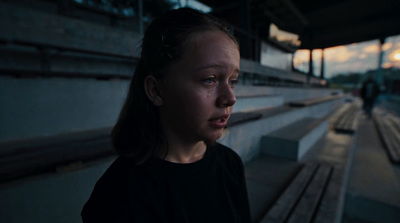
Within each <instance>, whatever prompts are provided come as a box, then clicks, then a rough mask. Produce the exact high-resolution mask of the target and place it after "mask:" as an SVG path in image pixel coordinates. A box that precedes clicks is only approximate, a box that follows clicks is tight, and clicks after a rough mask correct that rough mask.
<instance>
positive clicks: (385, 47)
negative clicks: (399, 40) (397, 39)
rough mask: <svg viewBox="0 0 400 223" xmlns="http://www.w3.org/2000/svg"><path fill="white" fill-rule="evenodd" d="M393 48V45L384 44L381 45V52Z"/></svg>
mask: <svg viewBox="0 0 400 223" xmlns="http://www.w3.org/2000/svg"><path fill="white" fill-rule="evenodd" d="M392 47H393V43H385V44H383V46H382V50H383V51H386V50H388V49H390V48H392Z"/></svg>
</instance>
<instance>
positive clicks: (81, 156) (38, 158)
mask: <svg viewBox="0 0 400 223" xmlns="http://www.w3.org/2000/svg"><path fill="white" fill-rule="evenodd" d="M110 131H111V128H105V129H98V130H92V131H85V132H81V133H76V134H74V133H71V134H64V135H58V136H50V137H42V138H40V139H37V140H36V139H31V140H25V141H17V142H14V143H7V144H4V143H3V144H1V146H2V147H8V149H7V148H5V151H2V154H1V156H0V166H1V167H2V168H1V170H0V182H4V181H7V180H10V179H13V178H16V177H20V176H25V175H27V174H31V173H37V172H40V171H45V170H50V169H54V168H55V167H57V166H59V165H63V164H67V163H72V162H76V161H82V160H88V159H92V158H96V157H99V156H105V155H111V154H114V153H115V152H114V151H113V150H112V148H111V142H110Z"/></svg>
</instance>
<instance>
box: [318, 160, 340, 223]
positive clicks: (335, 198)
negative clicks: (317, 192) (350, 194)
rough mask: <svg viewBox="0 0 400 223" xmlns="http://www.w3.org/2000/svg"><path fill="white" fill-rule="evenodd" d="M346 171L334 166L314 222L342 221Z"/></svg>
mask: <svg viewBox="0 0 400 223" xmlns="http://www.w3.org/2000/svg"><path fill="white" fill-rule="evenodd" d="M345 186H346V185H345V184H344V171H343V170H342V169H340V168H338V167H333V169H332V175H331V178H330V179H329V183H328V186H327V188H326V191H325V193H324V195H323V198H322V200H321V202H320V205H319V207H318V210H317V212H316V216H315V218H314V220H313V222H318V223H335V222H340V220H341V218H342V216H341V214H340V213H341V211H342V208H343V206H342V205H343V203H344V195H345Z"/></svg>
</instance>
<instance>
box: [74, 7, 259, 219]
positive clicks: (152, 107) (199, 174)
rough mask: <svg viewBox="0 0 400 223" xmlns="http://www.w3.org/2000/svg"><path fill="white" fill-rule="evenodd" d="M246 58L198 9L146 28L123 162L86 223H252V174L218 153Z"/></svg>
mask: <svg viewBox="0 0 400 223" xmlns="http://www.w3.org/2000/svg"><path fill="white" fill-rule="evenodd" d="M239 64H240V54H239V46H238V43H237V41H236V39H235V38H234V37H233V36H232V35H231V34H230V31H229V29H228V28H227V27H226V26H225V25H223V24H222V23H221V22H219V21H218V20H217V19H215V18H214V17H211V16H209V15H207V14H203V13H200V12H198V11H195V10H193V9H188V8H183V9H177V10H172V11H169V12H167V13H165V14H164V15H162V16H161V17H159V18H156V19H155V20H154V21H153V22H152V23H151V24H150V25H149V27H148V28H147V30H146V32H145V34H144V37H143V42H142V52H141V57H140V59H139V61H138V63H137V67H136V70H135V73H134V76H133V79H132V82H131V84H130V88H129V92H128V96H127V99H126V102H125V104H124V106H123V108H122V111H121V114H120V116H119V119H118V121H117V123H116V125H115V126H114V129H113V131H112V145H113V147H114V148H115V149H116V151H117V152H118V154H119V157H118V158H117V159H116V160H115V161H114V162H113V164H112V165H111V166H110V167H109V168H108V170H107V171H106V172H105V173H104V175H103V176H102V177H101V178H100V179H99V180H98V182H97V183H96V186H95V188H94V190H93V192H92V194H91V196H90V198H89V200H88V201H87V203H86V204H85V206H84V208H83V210H82V219H83V222H84V223H87V222H96V223H97V222H140V223H142V222H155V223H165V222H171V223H180V222H187V223H193V222H219V223H220V222H229V223H233V222H245V223H248V222H251V219H250V211H249V202H248V195H247V189H246V183H245V177H244V167H243V163H242V161H241V159H240V157H239V156H238V155H237V154H236V153H235V152H234V151H233V150H231V149H230V148H227V147H225V146H223V145H221V144H218V143H216V140H217V139H218V138H220V137H221V135H222V133H223V129H224V127H225V126H226V124H227V121H228V118H229V116H230V115H231V113H232V106H233V105H234V104H235V102H236V98H235V96H234V93H233V89H234V85H235V83H236V82H237V79H238V75H239Z"/></svg>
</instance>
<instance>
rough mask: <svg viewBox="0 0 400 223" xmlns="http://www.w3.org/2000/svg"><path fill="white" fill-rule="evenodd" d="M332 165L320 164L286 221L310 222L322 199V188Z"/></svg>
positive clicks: (324, 186) (328, 176)
mask: <svg viewBox="0 0 400 223" xmlns="http://www.w3.org/2000/svg"><path fill="white" fill-rule="evenodd" d="M331 171H332V167H331V166H329V165H321V166H320V167H319V168H318V171H317V173H316V174H315V176H314V178H313V180H312V182H311V183H310V185H309V186H308V187H307V190H306V191H305V193H304V195H303V196H302V198H301V200H300V202H299V203H298V204H297V205H296V209H295V210H294V212H293V213H292V214H291V215H290V218H289V220H288V223H299V222H311V221H312V219H313V216H314V215H315V212H316V210H317V208H318V205H319V202H320V200H321V199H322V196H323V194H324V190H325V188H326V185H327V183H328V181H329V178H330V175H331Z"/></svg>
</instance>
